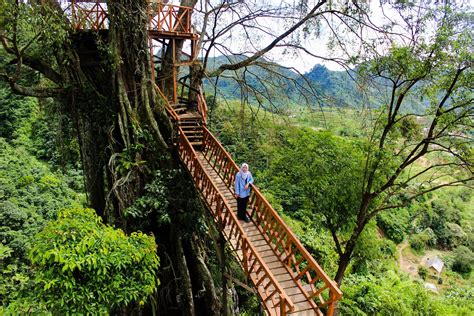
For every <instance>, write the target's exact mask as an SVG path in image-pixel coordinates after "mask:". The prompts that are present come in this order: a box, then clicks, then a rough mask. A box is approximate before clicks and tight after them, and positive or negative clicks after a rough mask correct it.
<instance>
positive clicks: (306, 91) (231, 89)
mask: <svg viewBox="0 0 474 316" xmlns="http://www.w3.org/2000/svg"><path fill="white" fill-rule="evenodd" d="M243 59H244V56H219V57H216V58H212V59H210V60H209V62H208V68H209V69H211V70H212V69H215V68H217V67H219V66H220V65H222V64H224V63H228V62H232V63H235V62H239V61H241V60H243ZM239 81H245V82H246V84H247V89H242V86H241V85H240V84H239ZM215 85H216V81H215V80H212V81H206V82H205V87H206V90H207V91H208V92H212V93H213V91H214V87H215ZM217 88H218V93H219V95H220V96H221V97H224V98H226V99H240V98H241V97H242V96H245V95H248V97H249V99H250V100H251V101H260V102H263V103H269V100H267V97H268V96H270V99H271V101H272V103H273V104H274V105H275V106H282V105H288V104H291V105H306V104H307V103H310V104H315V103H320V104H322V105H325V106H340V107H346V106H349V105H351V104H352V103H354V102H355V101H357V100H359V99H360V95H358V93H357V89H356V86H355V83H354V81H353V80H352V79H351V77H350V75H349V74H348V73H347V72H345V71H331V70H329V69H327V68H326V67H325V66H323V65H315V66H314V67H313V69H312V70H311V71H309V72H307V73H305V74H303V77H302V76H301V75H300V74H298V73H297V72H295V71H294V70H292V69H289V68H286V67H283V66H281V65H279V64H277V63H273V62H270V61H268V60H266V59H264V58H262V59H260V60H259V61H258V65H253V66H249V67H247V68H246V69H240V70H238V71H236V72H231V71H226V72H224V73H223V75H222V76H221V77H219V78H218V80H217Z"/></svg>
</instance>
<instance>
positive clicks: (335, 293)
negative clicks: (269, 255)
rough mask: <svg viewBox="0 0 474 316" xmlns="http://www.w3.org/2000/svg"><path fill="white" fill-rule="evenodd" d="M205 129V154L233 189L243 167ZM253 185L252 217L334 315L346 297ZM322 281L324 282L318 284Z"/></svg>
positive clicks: (299, 280) (310, 296)
mask: <svg viewBox="0 0 474 316" xmlns="http://www.w3.org/2000/svg"><path fill="white" fill-rule="evenodd" d="M203 131H204V140H203V143H204V149H203V153H204V155H205V156H206V159H208V160H209V162H210V163H211V164H212V165H213V167H214V169H215V170H216V172H217V173H218V174H219V176H220V177H221V178H222V180H223V181H224V182H225V183H226V185H227V187H228V188H229V189H231V190H233V183H234V180H235V174H236V173H237V172H238V171H239V167H238V166H237V164H236V163H235V162H234V160H233V159H232V157H231V155H230V154H229V153H228V152H227V151H226V150H225V148H224V147H223V146H222V144H221V143H220V142H219V141H218V140H217V139H216V138H215V136H214V135H212V133H211V132H210V131H209V130H208V129H207V128H206V127H203ZM251 187H252V193H251V198H250V203H249V204H250V206H251V208H252V214H251V217H252V218H253V220H254V221H255V222H256V223H257V225H258V227H259V229H260V231H261V232H262V234H264V236H265V238H266V239H267V241H269V242H270V243H271V245H272V248H273V250H274V251H275V253H276V254H277V255H278V256H279V257H280V259H281V260H282V261H283V262H284V263H285V265H286V267H287V269H288V270H289V271H290V272H291V273H292V276H293V278H294V280H295V281H297V283H298V285H299V286H300V288H301V289H302V290H303V292H304V293H305V295H306V297H307V298H308V300H312V299H313V297H315V298H317V299H318V300H319V302H315V304H316V306H317V307H318V308H322V307H328V314H331V313H332V311H333V309H334V303H335V302H336V301H338V300H339V299H340V298H341V297H342V292H341V290H340V289H339V287H338V286H337V284H336V283H335V282H334V281H333V280H331V279H330V278H329V277H328V275H327V274H326V273H325V272H324V271H323V269H322V268H321V267H320V266H319V264H318V263H317V262H316V260H315V259H314V258H313V257H312V256H311V254H310V253H309V252H308V250H307V249H306V248H305V247H304V246H303V245H302V244H301V242H300V241H299V239H298V238H297V237H296V236H295V235H294V233H293V232H292V231H291V230H290V229H289V228H288V226H287V225H286V224H285V223H284V222H283V220H282V219H281V217H280V216H279V215H278V213H277V212H276V211H275V210H274V209H273V207H272V206H271V205H270V203H269V202H268V201H267V199H266V198H265V197H264V196H263V195H262V194H261V192H260V191H259V190H258V188H257V187H256V186H255V185H252V186H251ZM318 281H321V282H322V283H323V284H322V285H318V284H317V283H318ZM326 290H327V291H326ZM325 291H326V292H329V293H328V295H327V296H328V298H327V300H324V299H323V297H322V293H323V292H325Z"/></svg>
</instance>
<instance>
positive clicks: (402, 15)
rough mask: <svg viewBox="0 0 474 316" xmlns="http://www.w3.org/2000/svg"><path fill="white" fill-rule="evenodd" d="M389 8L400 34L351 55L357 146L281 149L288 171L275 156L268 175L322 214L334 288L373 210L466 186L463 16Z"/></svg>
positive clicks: (467, 94) (468, 91)
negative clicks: (334, 263)
mask: <svg viewBox="0 0 474 316" xmlns="http://www.w3.org/2000/svg"><path fill="white" fill-rule="evenodd" d="M391 10H393V11H392V13H395V15H393V14H392V16H397V18H396V19H395V20H393V21H391V24H392V27H395V28H397V29H398V31H397V33H398V34H399V35H397V36H386V37H385V39H380V38H377V37H374V43H378V46H375V45H374V46H372V47H368V48H367V52H370V53H371V54H370V55H369V56H367V57H364V56H362V55H361V56H359V57H360V58H361V61H360V63H359V64H358V68H357V80H358V82H359V83H360V87H362V88H364V89H365V94H366V95H367V101H366V103H365V105H366V107H365V108H364V109H360V113H361V118H364V122H363V124H361V126H364V127H363V130H362V131H361V134H362V135H364V137H365V139H364V141H363V143H362V144H359V147H354V149H350V147H349V145H341V144H339V145H338V143H337V142H335V141H334V140H330V139H327V140H326V141H324V142H322V143H321V142H319V143H318V141H317V139H318V138H317V137H309V140H308V141H304V140H303V141H294V142H292V143H290V144H289V145H288V146H287V147H285V148H284V150H285V151H289V152H290V153H291V154H292V155H293V157H291V158H292V161H293V162H295V163H294V164H295V165H296V166H293V165H292V166H290V167H288V166H287V163H285V160H284V159H279V160H277V161H276V162H275V165H274V171H275V174H277V175H282V174H287V175H289V176H290V178H295V179H298V180H297V181H299V182H298V183H300V186H298V188H297V190H296V189H295V190H294V191H293V192H295V194H296V195H297V198H298V197H300V198H302V199H304V200H305V201H307V202H308V203H309V205H310V206H311V207H310V208H311V209H312V210H313V211H314V212H315V214H314V215H319V216H320V215H322V216H323V218H324V223H325V226H326V227H327V229H328V230H329V231H330V233H331V236H332V238H333V241H334V245H335V249H336V252H337V254H338V257H339V258H338V270H337V273H336V276H335V279H336V281H337V282H338V283H339V284H341V282H342V280H343V278H344V275H345V273H346V270H347V268H348V266H349V264H350V262H351V259H352V256H353V255H354V251H355V249H356V246H357V243H358V241H359V238H360V236H361V234H362V232H363V231H364V230H365V228H366V227H367V224H368V223H369V222H370V221H371V220H372V219H374V217H375V216H376V215H377V214H379V213H381V212H384V211H392V212H394V211H396V210H397V209H400V208H402V207H404V206H407V205H408V204H409V203H411V202H412V201H414V200H415V199H417V198H419V197H421V196H423V195H425V194H427V193H429V192H432V191H435V190H438V189H441V188H444V187H448V186H467V187H470V188H472V186H473V184H474V183H473V182H474V176H473V163H474V161H473V157H472V145H473V139H472V127H473V125H472V123H473V122H472V119H473V115H474V112H473V105H474V98H473V97H474V95H473V90H472V88H473V85H472V82H473V72H472V57H473V55H472V54H473V51H472V48H473V46H472V31H471V30H472V12H471V11H469V8H468V10H465V8H456V7H455V6H451V5H439V6H434V7H430V6H429V5H426V6H424V4H420V5H415V4H413V3H401V4H399V5H395V6H393V7H392V8H391ZM393 34H395V33H393ZM420 106H421V109H420ZM364 113H365V114H366V116H365V117H364ZM303 137H308V136H303ZM319 137H320V136H319ZM315 142H316V144H317V145H314V143H315ZM348 142H349V141H348ZM338 151H339V154H337V155H334V152H338ZM341 151H342V152H341ZM345 151H349V152H345ZM347 154H350V155H352V156H353V157H352V158H353V159H348V157H347ZM300 163H301V165H300ZM341 164H342V165H341ZM280 180H281V178H279V177H276V178H275V179H274V181H273V183H274V184H275V185H279V183H281V181H280ZM291 186H292V185H290V188H291Z"/></svg>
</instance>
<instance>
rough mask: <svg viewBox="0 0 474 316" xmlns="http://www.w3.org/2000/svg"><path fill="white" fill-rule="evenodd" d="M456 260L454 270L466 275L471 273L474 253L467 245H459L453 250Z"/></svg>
mask: <svg viewBox="0 0 474 316" xmlns="http://www.w3.org/2000/svg"><path fill="white" fill-rule="evenodd" d="M453 257H454V262H453V265H452V268H451V269H452V270H453V271H456V272H459V273H461V274H464V275H469V274H470V273H471V271H472V267H473V265H474V253H473V252H472V251H471V250H470V249H469V248H467V247H465V246H459V247H458V248H456V250H454V252H453Z"/></svg>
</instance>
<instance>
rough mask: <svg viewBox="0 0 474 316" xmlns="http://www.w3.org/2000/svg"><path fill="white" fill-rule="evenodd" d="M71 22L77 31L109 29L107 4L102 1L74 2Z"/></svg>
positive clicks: (76, 0) (70, 7) (77, 0)
mask: <svg viewBox="0 0 474 316" xmlns="http://www.w3.org/2000/svg"><path fill="white" fill-rule="evenodd" d="M68 9H70V10H71V22H72V25H73V28H74V29H75V30H94V31H98V30H103V29H106V28H107V27H108V18H107V4H106V3H105V1H104V0H102V1H100V0H97V1H80V0H72V1H71V5H70V6H69V7H68Z"/></svg>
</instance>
